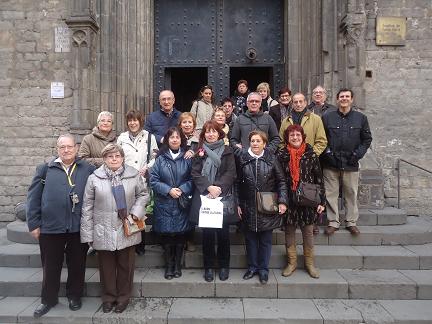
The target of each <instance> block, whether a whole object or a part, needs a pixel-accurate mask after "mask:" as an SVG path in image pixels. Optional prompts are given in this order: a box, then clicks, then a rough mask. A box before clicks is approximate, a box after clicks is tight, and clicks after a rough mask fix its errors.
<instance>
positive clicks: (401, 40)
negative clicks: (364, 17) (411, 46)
mask: <svg viewBox="0 0 432 324" xmlns="http://www.w3.org/2000/svg"><path fill="white" fill-rule="evenodd" d="M405 39H406V17H377V20H376V44H377V45H405Z"/></svg>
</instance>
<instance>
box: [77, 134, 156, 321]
mask: <svg viewBox="0 0 432 324" xmlns="http://www.w3.org/2000/svg"><path fill="white" fill-rule="evenodd" d="M101 155H102V158H103V165H102V166H101V167H99V168H98V169H97V170H96V171H95V172H94V173H93V174H92V175H91V176H90V177H89V178H88V181H87V185H86V188H85V192H84V198H83V208H82V217H81V231H80V232H81V242H82V243H89V245H90V246H92V247H93V248H94V249H95V250H96V251H98V260H99V273H100V281H101V285H102V311H103V312H104V313H108V312H110V311H111V310H112V309H113V308H114V307H115V309H114V311H115V312H116V313H122V312H123V311H124V310H125V309H126V307H127V305H128V304H129V299H130V296H131V291H132V285H133V275H134V268H135V245H137V244H139V243H140V242H141V235H140V233H136V234H132V235H130V236H126V235H125V233H124V228H123V221H124V220H125V219H126V218H128V217H132V218H133V219H142V218H143V217H144V216H145V205H146V203H147V201H148V194H147V191H146V189H145V186H144V182H143V179H142V177H139V176H138V174H139V173H138V170H136V169H135V168H133V167H131V166H129V165H125V164H124V151H123V149H122V148H121V146H120V145H118V144H114V143H110V144H108V145H107V146H105V148H103V149H102V151H101Z"/></svg>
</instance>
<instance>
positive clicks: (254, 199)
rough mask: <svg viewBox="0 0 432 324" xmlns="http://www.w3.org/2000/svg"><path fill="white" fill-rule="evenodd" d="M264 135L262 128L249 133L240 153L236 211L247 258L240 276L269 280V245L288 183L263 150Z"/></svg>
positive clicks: (282, 209) (279, 219)
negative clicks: (243, 231)
mask: <svg viewBox="0 0 432 324" xmlns="http://www.w3.org/2000/svg"><path fill="white" fill-rule="evenodd" d="M267 141H268V139H267V135H266V134H265V133H264V132H262V131H258V130H255V131H252V132H250V134H249V149H248V150H247V151H241V153H239V155H240V156H239V165H238V169H237V170H238V192H239V205H240V206H239V208H238V209H239V211H238V212H239V215H240V217H241V218H242V221H243V225H244V230H245V237H246V252H247V258H248V270H247V271H246V273H245V274H244V276H243V279H245V280H248V279H251V278H252V277H253V276H254V275H255V274H258V275H259V280H260V282H261V283H262V284H266V283H267V281H268V273H269V269H268V264H269V260H270V256H271V248H272V232H273V229H275V228H278V227H280V226H281V224H282V220H283V215H284V213H285V212H286V209H287V201H288V197H287V186H286V183H285V176H284V171H283V169H282V167H281V165H280V164H279V162H278V160H277V159H276V157H275V156H274V154H272V153H271V152H269V151H267V150H264V148H265V146H266V145H267Z"/></svg>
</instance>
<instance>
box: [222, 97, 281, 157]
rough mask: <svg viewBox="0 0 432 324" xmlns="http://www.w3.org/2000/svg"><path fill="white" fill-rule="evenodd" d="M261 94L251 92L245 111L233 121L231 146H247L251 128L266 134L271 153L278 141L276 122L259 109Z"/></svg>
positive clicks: (244, 147)
mask: <svg viewBox="0 0 432 324" xmlns="http://www.w3.org/2000/svg"><path fill="white" fill-rule="evenodd" d="M261 101H262V98H261V95H260V94H259V93H257V92H251V93H250V94H249V95H248V97H247V100H246V105H247V108H248V109H247V111H246V112H245V113H244V114H240V115H239V116H238V117H237V120H236V121H235V123H234V127H233V130H232V133H231V139H230V143H231V146H233V147H239V148H243V149H246V150H247V149H248V148H249V133H250V132H251V131H253V130H260V131H263V132H264V133H266V134H267V136H268V145H267V147H266V149H269V150H270V151H271V152H272V153H275V152H276V149H277V147H278V145H279V143H280V138H279V134H278V130H277V128H276V124H275V122H274V120H273V118H271V117H270V115H269V114H264V113H263V112H262V111H261V110H260V107H261Z"/></svg>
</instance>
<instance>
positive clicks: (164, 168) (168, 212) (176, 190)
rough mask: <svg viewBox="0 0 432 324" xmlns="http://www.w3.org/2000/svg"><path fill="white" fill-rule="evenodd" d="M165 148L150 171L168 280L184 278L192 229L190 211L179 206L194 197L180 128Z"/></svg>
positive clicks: (155, 220) (156, 228)
mask: <svg viewBox="0 0 432 324" xmlns="http://www.w3.org/2000/svg"><path fill="white" fill-rule="evenodd" d="M164 139H166V141H164V144H163V146H162V148H161V150H160V152H159V156H158V157H157V158H156V162H155V164H154V165H153V167H152V169H151V171H150V186H151V188H152V189H153V193H154V200H155V204H154V209H153V231H154V232H155V233H157V234H159V235H160V238H161V243H162V245H163V247H164V250H165V278H166V279H168V280H169V279H172V278H173V277H175V278H178V277H181V275H182V273H181V264H182V256H183V251H184V245H185V233H186V232H187V231H188V230H189V229H190V226H189V221H188V214H189V209H188V208H182V207H181V206H180V204H179V198H180V196H181V195H186V196H190V195H191V194H192V190H193V185H192V179H191V160H190V159H185V158H184V153H185V149H184V148H185V146H186V141H185V138H184V136H182V135H181V131H180V130H179V129H178V128H177V127H172V128H170V129H168V131H167V133H166V134H165V136H164Z"/></svg>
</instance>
